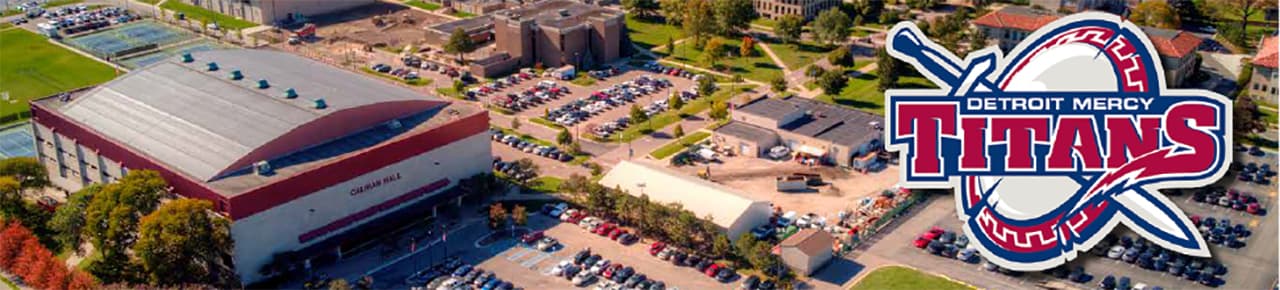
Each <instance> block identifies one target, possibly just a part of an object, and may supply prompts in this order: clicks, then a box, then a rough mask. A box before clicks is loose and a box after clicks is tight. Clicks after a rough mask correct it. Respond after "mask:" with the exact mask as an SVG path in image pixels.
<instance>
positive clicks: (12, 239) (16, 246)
mask: <svg viewBox="0 0 1280 290" xmlns="http://www.w3.org/2000/svg"><path fill="white" fill-rule="evenodd" d="M35 238H36V237H35V235H32V234H31V230H28V229H27V228H26V227H23V226H22V224H21V223H18V222H16V221H13V222H9V223H8V224H6V225H5V228H4V230H3V231H0V269H10V268H11V267H13V264H14V262H15V261H17V259H18V255H19V254H21V253H22V245H23V244H25V243H26V242H27V240H33V239H35Z"/></svg>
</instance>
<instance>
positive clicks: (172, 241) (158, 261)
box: [133, 198, 239, 287]
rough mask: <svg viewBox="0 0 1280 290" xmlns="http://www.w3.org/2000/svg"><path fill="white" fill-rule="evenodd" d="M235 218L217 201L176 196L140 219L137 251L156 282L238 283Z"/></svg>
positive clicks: (147, 273) (150, 278)
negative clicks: (217, 208) (223, 211)
mask: <svg viewBox="0 0 1280 290" xmlns="http://www.w3.org/2000/svg"><path fill="white" fill-rule="evenodd" d="M231 249H232V241H231V222H230V221H229V220H227V219H226V218H224V217H222V216H221V215H218V214H217V213H215V212H214V211H213V203H210V202H209V201H207V200H198V199H186V198H183V199H177V200H174V201H170V202H168V203H165V204H164V205H161V206H160V207H159V208H157V209H156V210H155V212H152V213H151V214H148V215H147V216H145V217H142V221H141V223H140V224H139V226H138V241H137V243H136V244H134V246H133V252H134V255H136V256H137V257H138V262H139V264H140V265H141V266H142V271H143V276H145V277H146V280H147V282H149V283H150V284H151V285H156V286H177V285H185V284H207V285H215V286H217V287H232V286H236V285H239V281H238V279H236V278H235V271H234V270H233V269H232V262H231Z"/></svg>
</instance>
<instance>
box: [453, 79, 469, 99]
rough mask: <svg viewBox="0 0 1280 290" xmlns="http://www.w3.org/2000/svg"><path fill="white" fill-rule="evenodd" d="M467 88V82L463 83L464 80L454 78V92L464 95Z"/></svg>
mask: <svg viewBox="0 0 1280 290" xmlns="http://www.w3.org/2000/svg"><path fill="white" fill-rule="evenodd" d="M465 90H467V84H466V83H463V82H462V80H453V92H454V93H456V94H458V95H459V96H463V95H464V94H465V93H466V92H464V91H465Z"/></svg>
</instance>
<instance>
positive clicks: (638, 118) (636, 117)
mask: <svg viewBox="0 0 1280 290" xmlns="http://www.w3.org/2000/svg"><path fill="white" fill-rule="evenodd" d="M628 115H630V118H628V121H629V122H631V125H635V124H640V123H644V121H648V120H649V115H645V113H644V110H641V109H640V106H639V105H636V104H631V112H630V113H628Z"/></svg>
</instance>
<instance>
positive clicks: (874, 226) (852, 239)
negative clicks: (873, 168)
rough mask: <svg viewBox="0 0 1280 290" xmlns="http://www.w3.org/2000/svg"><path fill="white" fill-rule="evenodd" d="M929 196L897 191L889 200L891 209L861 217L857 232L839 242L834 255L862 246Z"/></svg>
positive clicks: (920, 193) (924, 193) (856, 225)
mask: <svg viewBox="0 0 1280 290" xmlns="http://www.w3.org/2000/svg"><path fill="white" fill-rule="evenodd" d="M885 192H886V193H889V192H890V191H887V190H886V191H885ZM929 195H930V194H929V193H926V192H921V191H905V190H904V191H899V193H897V194H895V195H894V196H893V197H892V198H891V202H890V204H891V207H889V209H888V210H883V209H881V210H883V211H879V210H877V212H874V213H871V214H865V215H863V216H862V218H864V219H863V220H862V221H863V222H861V223H857V224H855V227H856V228H857V229H858V230H856V231H854V232H853V233H852V234H850V235H849V236H848V237H846V238H845V239H843V240H842V241H841V242H842V245H841V246H840V247H839V251H837V253H836V254H837V255H844V254H847V253H849V252H850V251H853V249H854V248H857V247H858V245H860V244H862V242H863V241H865V240H866V239H867V238H870V237H871V236H874V235H876V234H877V233H879V232H880V231H881V230H883V229H884V228H885V226H886V225H888V224H889V223H891V222H893V221H895V220H897V218H898V217H900V216H901V215H902V214H903V213H904V212H905V211H907V210H908V209H910V208H911V207H912V206H915V205H916V204H919V203H920V202H923V201H925V200H927V199H928V198H929Z"/></svg>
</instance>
